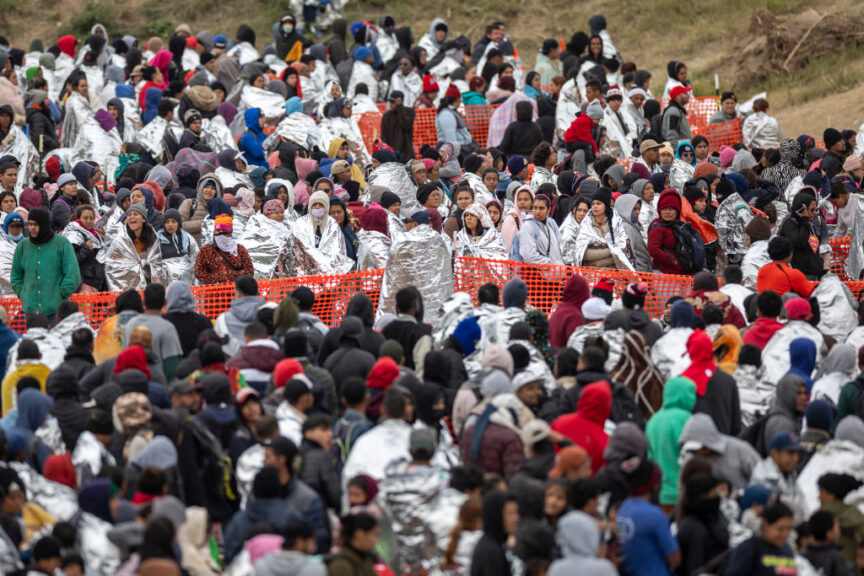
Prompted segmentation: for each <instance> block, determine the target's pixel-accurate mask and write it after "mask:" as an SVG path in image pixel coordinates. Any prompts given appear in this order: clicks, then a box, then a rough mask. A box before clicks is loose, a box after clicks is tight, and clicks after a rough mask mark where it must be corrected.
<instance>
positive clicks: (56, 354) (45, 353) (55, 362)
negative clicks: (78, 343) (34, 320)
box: [6, 327, 66, 405]
mask: <svg viewBox="0 0 864 576" xmlns="http://www.w3.org/2000/svg"><path fill="white" fill-rule="evenodd" d="M22 338H26V339H28V340H32V341H33V342H35V343H36V346H38V347H39V353H40V354H41V355H42V358H40V359H39V360H20V361H19V360H18V348H19V347H20V346H21V340H18V341H17V342H15V344H13V345H12V348H10V349H9V355H8V356H7V360H6V375H7V376H8V375H9V374H11V373H12V372H14V371H15V368H16V367H18V366H20V365H24V364H40V363H41V364H44V365H45V366H47V367H48V368H50V369H51V370H55V369H56V368H57V367H58V366H60V364H62V363H63V358H64V356H66V347H65V346H63V342H61V341H60V339H59V338H57V337H56V336H55V335H54V334H52V333H50V332H49V331H48V330H47V329H46V328H37V327H34V328H30V329H29V330H27V332H25V333H24V334H23V335H22ZM16 400H17V397H16V398H15V399H13V405H14V404H15V402H16Z"/></svg>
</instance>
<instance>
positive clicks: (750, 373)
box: [734, 364, 777, 426]
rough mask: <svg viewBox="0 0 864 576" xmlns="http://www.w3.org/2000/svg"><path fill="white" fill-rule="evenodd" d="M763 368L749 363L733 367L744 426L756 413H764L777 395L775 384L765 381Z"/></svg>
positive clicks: (750, 422) (751, 422)
mask: <svg viewBox="0 0 864 576" xmlns="http://www.w3.org/2000/svg"><path fill="white" fill-rule="evenodd" d="M762 373H763V370H762V369H761V368H757V367H756V366H751V365H749V364H739V365H738V367H737V368H736V369H735V374H734V377H735V382H737V384H738V396H739V398H740V400H741V421H742V422H743V423H744V426H749V425H751V424H753V423H754V422H755V421H756V419H757V414H760V415H765V414H767V413H768V410H770V409H771V402H772V401H773V400H774V397H775V396H776V395H777V386H775V385H774V384H772V383H770V382H766V381H765V379H764V378H763V377H762Z"/></svg>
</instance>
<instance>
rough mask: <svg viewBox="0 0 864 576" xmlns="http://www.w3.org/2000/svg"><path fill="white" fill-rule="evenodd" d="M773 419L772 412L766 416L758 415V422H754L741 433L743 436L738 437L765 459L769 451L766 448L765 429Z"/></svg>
mask: <svg viewBox="0 0 864 576" xmlns="http://www.w3.org/2000/svg"><path fill="white" fill-rule="evenodd" d="M769 418H771V412H770V411H769V412H767V413H766V414H759V413H758V412H757V413H756V421H755V422H753V424H751V425H750V426H748V427H747V428H745V429H744V430H742V431H741V434H740V435H739V436H738V437H739V438H741V440H744V441H745V442H747V443H748V444H750V445H751V446H753V448H755V449H756V451H757V452H759V454H760V455H761V456H762V457H763V458H765V457H766V456H767V450H766V447H765V428H766V427H767V426H766V425H767V424H768V419H769Z"/></svg>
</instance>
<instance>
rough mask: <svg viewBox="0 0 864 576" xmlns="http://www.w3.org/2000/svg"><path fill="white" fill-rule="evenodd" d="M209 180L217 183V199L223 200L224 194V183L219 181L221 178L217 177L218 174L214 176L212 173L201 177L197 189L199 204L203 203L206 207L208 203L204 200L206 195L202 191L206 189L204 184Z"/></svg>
mask: <svg viewBox="0 0 864 576" xmlns="http://www.w3.org/2000/svg"><path fill="white" fill-rule="evenodd" d="M207 180H212V181H213V182H215V183H216V198H222V193H223V190H222V182H220V181H219V178H218V177H217V176H216V174H213V173H212V172H208V173H207V174H204V175H203V176H201V178H199V179H198V185H197V186H196V187H195V189H196V190H197V191H198V202H203V203H204V204H205V205H206V204H207V201H206V200H205V199H204V194H203V193H202V192H201V191H202V190H203V189H204V183H205V182H206V181H207Z"/></svg>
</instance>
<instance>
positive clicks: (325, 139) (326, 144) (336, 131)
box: [318, 118, 396, 192]
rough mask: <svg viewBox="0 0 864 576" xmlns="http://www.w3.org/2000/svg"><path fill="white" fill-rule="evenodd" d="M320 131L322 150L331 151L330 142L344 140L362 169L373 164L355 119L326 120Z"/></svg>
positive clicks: (319, 128)
mask: <svg viewBox="0 0 864 576" xmlns="http://www.w3.org/2000/svg"><path fill="white" fill-rule="evenodd" d="M318 130H319V131H320V132H321V139H320V140H319V141H318V146H319V147H320V148H321V149H322V150H329V149H330V142H332V141H333V140H336V139H337V138H343V139H345V140H347V141H348V149H349V150H351V154H352V155H353V156H354V161H355V162H359V163H360V167H361V168H362V167H364V166H366V165H367V164H369V163H370V162H372V156H371V155H370V154H369V150H367V149H366V144H365V143H364V142H363V134H362V132H360V126H358V125H357V120H355V119H354V118H324V119H323V120H321V122H320V123H319V124H318ZM394 192H396V191H395V190H394Z"/></svg>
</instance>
